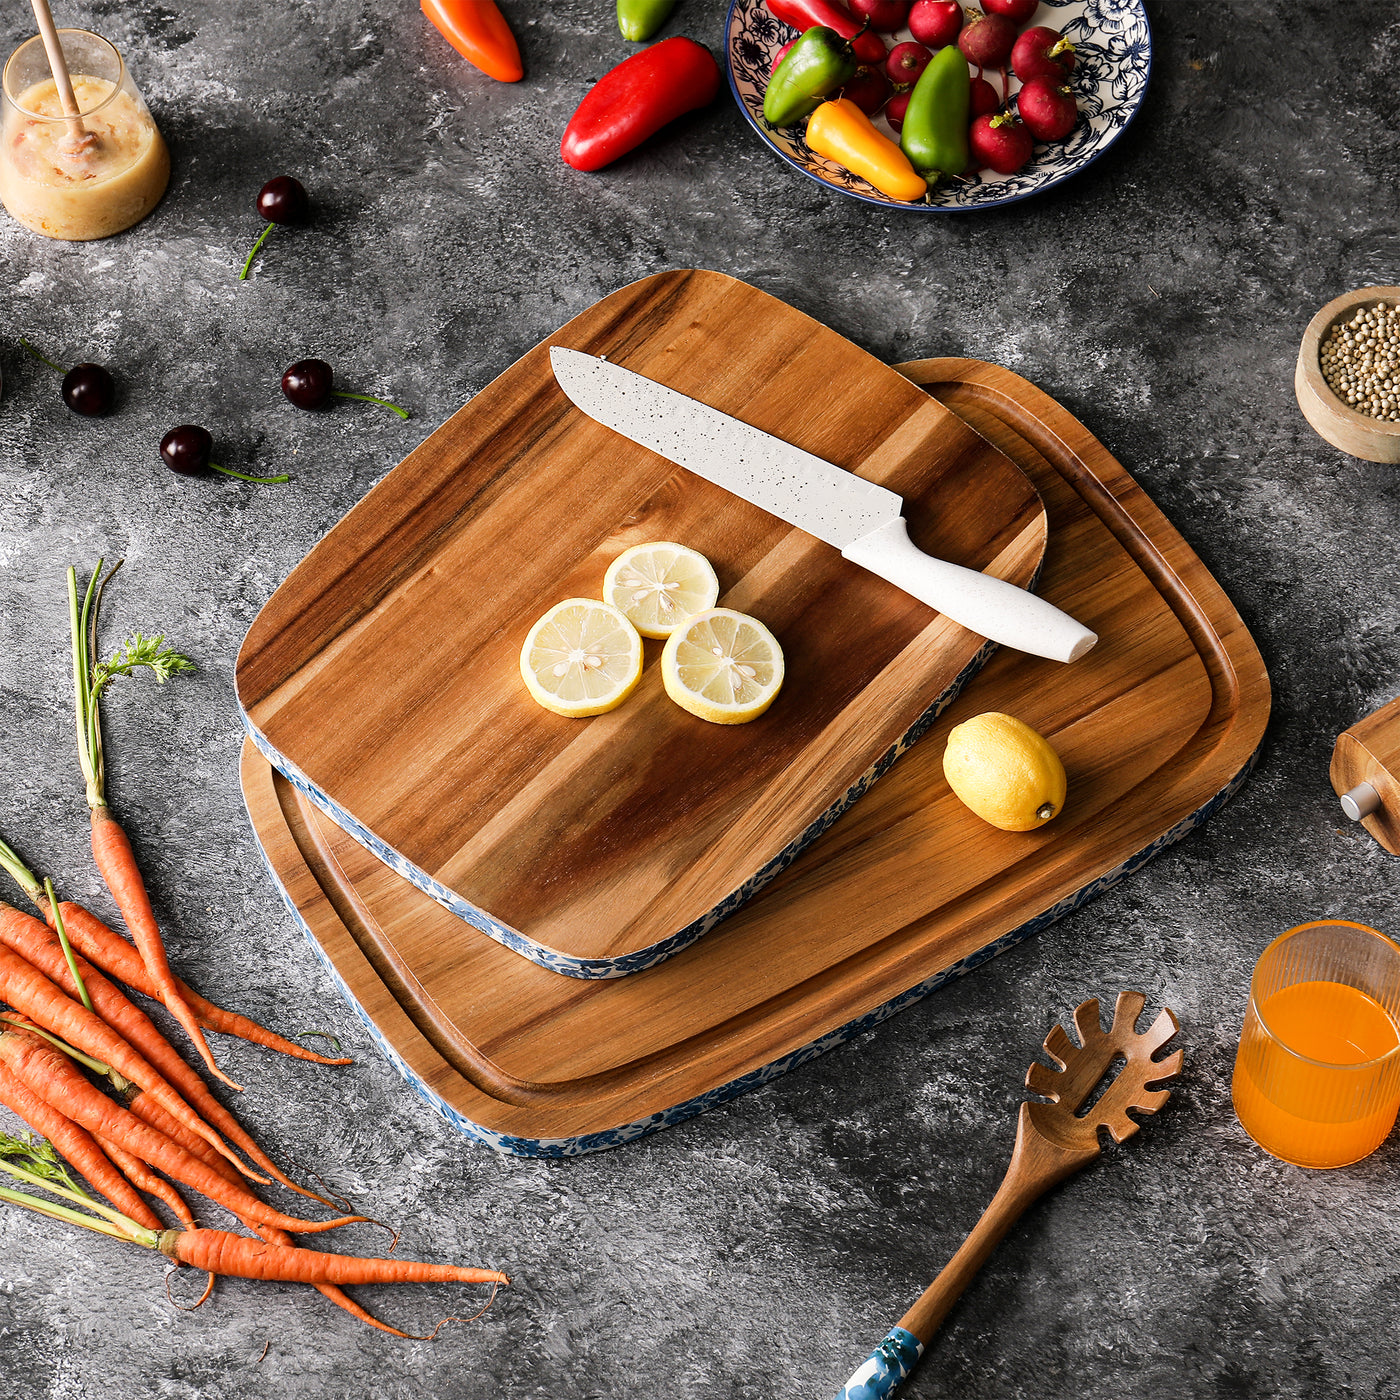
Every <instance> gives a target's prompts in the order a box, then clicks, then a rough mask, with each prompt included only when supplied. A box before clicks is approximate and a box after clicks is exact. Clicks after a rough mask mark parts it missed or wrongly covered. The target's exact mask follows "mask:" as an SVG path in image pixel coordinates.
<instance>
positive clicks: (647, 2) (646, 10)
mask: <svg viewBox="0 0 1400 1400" xmlns="http://www.w3.org/2000/svg"><path fill="white" fill-rule="evenodd" d="M675 8H676V0H617V27H618V28H619V29H620V30H622V37H623V38H624V39H631V40H632V41H633V42H634V43H638V44H639V43H641V42H642V41H643V40H645V39H650V38H651V36H652V35H653V34H655V33H656V31H657V30H658V29H660V28H661V26H662V25H663V24H665V23H666V21H667V20H668V19H669V18H670V17H671V11H672V10H674V9H675Z"/></svg>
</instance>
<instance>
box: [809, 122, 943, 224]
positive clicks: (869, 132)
mask: <svg viewBox="0 0 1400 1400" xmlns="http://www.w3.org/2000/svg"><path fill="white" fill-rule="evenodd" d="M807 144H808V145H809V146H810V147H811V148H812V150H814V151H815V152H816V153H817V154H818V155H819V156H825V157H826V158H827V159H828V160H834V161H835V162H836V163H837V165H843V166H845V167H846V169H847V170H849V171H851V173H852V174H854V175H859V176H860V177H861V179H862V180H869V181H870V183H871V184H872V185H874V186H875V188H876V189H877V190H879V191H880V193H881V194H887V195H889V197H890V198H891V199H898V200H902V201H903V202H904V203H906V204H908V203H912V202H913V201H914V200H916V199H922V198H923V197H924V195H925V194H926V193H927V192H928V181H927V180H925V179H924V177H923V176H922V175H920V174H919V173H918V172H917V171H916V170H915V169H914V167H913V166H912V165H910V164H909V157H908V156H906V155H905V154H904V152H903V151H901V150H900V149H899V147H898V146H896V145H895V143H894V142H893V141H891V140H890V139H889V137H887V136H884V135H882V134H881V133H880V132H879V131H878V130H877V129H876V127H875V124H874V123H873V122H872V121H871V120H870V118H869V117H867V116H866V115H865V113H864V112H862V111H861V110H860V108H859V107H857V106H856V104H855V103H854V102H852V101H851V100H850V98H849V97H842V98H840V99H838V100H837V101H835V102H823V103H822V105H821V106H820V107H818V108H817V110H816V111H815V112H813V113H812V115H811V116H810V117H809V118H808V119H807Z"/></svg>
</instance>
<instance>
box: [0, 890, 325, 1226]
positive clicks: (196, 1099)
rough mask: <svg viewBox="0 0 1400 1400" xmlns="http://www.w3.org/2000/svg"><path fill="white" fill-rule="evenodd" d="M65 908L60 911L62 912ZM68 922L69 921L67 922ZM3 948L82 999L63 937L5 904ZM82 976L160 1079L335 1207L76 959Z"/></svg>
mask: <svg viewBox="0 0 1400 1400" xmlns="http://www.w3.org/2000/svg"><path fill="white" fill-rule="evenodd" d="M62 907H63V906H61V905H60V908H62ZM65 922H66V921H65ZM0 943H4V944H5V945H7V946H8V947H9V948H10V949H12V950H13V951H14V952H15V953H17V954H18V955H19V956H20V957H22V958H24V959H26V960H27V961H28V962H29V964H30V965H31V966H32V967H34V968H36V969H37V970H38V971H39V972H41V973H42V974H43V975H44V976H45V977H48V978H49V979H50V980H51V981H53V982H54V983H55V985H57V986H58V987H60V988H61V989H62V990H63V991H65V992H68V993H69V995H70V996H74V995H76V994H77V987H76V985H75V983H74V979H73V973H72V970H71V969H70V968H69V966H68V960H67V958H66V957H65V956H64V954H63V949H62V948H61V947H60V946H59V942H58V938H57V935H56V934H54V933H53V932H52V931H51V930H50V929H49V927H48V925H47V924H43V923H40V921H39V920H38V919H36V918H34V917H33V916H32V915H30V914H25V913H23V912H22V911H21V910H18V909H14V908H12V907H11V906H10V905H8V904H6V903H4V901H3V900H0ZM75 964H76V967H77V970H78V975H79V976H80V977H81V978H82V979H83V985H84V987H86V989H87V992H88V996H89V997H90V998H91V1000H92V1009H93V1011H94V1012H95V1013H96V1014H97V1015H98V1016H99V1017H101V1019H102V1020H103V1021H105V1022H106V1023H107V1025H108V1026H110V1027H111V1028H112V1030H114V1031H115V1032H116V1033H117V1034H118V1035H120V1036H122V1037H123V1038H124V1039H125V1040H126V1042H127V1043H128V1044H129V1045H131V1046H132V1048H133V1049H135V1050H137V1051H138V1052H139V1053H140V1054H142V1055H144V1056H145V1057H146V1059H147V1060H148V1061H149V1062H150V1063H151V1065H152V1066H153V1067H154V1068H155V1069H156V1071H157V1072H158V1073H160V1074H161V1075H163V1076H164V1077H165V1079H167V1080H168V1081H169V1082H170V1084H171V1085H172V1086H173V1087H174V1088H175V1090H176V1091H177V1092H178V1093H180V1094H182V1095H183V1096H184V1099H185V1102H186V1103H188V1104H189V1105H190V1107H191V1108H193V1109H195V1110H196V1111H197V1112H199V1113H200V1114H202V1115H203V1117H204V1120H205V1122H207V1123H209V1124H210V1125H211V1126H214V1127H216V1128H217V1129H218V1131H219V1132H221V1133H222V1134H223V1135H224V1136H225V1137H226V1138H227V1139H228V1140H229V1141H230V1142H233V1143H236V1144H237V1145H238V1146H239V1147H241V1148H242V1149H243V1150H244V1151H245V1152H246V1153H247V1154H248V1155H249V1156H250V1157H251V1158H252V1159H253V1160H254V1161H255V1162H256V1163H257V1164H258V1165H259V1166H260V1167H263V1168H264V1169H266V1170H267V1171H269V1172H271V1173H272V1175H273V1176H274V1177H276V1179H277V1180H278V1181H280V1182H281V1183H282V1184H283V1185H284V1186H288V1187H290V1188H291V1189H292V1190H293V1191H296V1192H298V1193H300V1194H301V1195H303V1196H306V1197H308V1198H309V1199H311V1200H313V1201H320V1202H322V1203H323V1204H325V1205H329V1204H330V1202H329V1201H327V1200H326V1199H325V1197H324V1196H318V1195H317V1194H316V1193H315V1192H314V1191H308V1190H306V1189H305V1188H304V1187H301V1186H298V1185H297V1184H296V1182H294V1181H293V1180H292V1179H291V1178H290V1177H288V1176H286V1175H285V1174H284V1173H283V1172H282V1171H281V1170H280V1168H279V1167H278V1166H277V1164H276V1163H275V1162H274V1161H273V1160H272V1159H271V1158H270V1157H269V1156H268V1155H267V1153H265V1152H264V1151H263V1150H262V1148H260V1147H259V1146H258V1144H257V1143H256V1142H254V1141H253V1139H252V1138H251V1137H250V1136H249V1134H248V1132H247V1131H246V1130H245V1129H244V1127H243V1125H242V1124H241V1123H240V1122H239V1121H238V1119H237V1118H235V1117H234V1116H233V1114H232V1113H230V1112H229V1110H228V1109H227V1108H225V1107H224V1106H223V1104H221V1103H220V1102H219V1101H218V1099H216V1098H215V1097H214V1095H213V1094H211V1093H210V1092H209V1088H208V1086H207V1085H206V1084H205V1082H204V1081H203V1080H202V1079H201V1078H200V1077H199V1074H198V1072H197V1071H196V1070H193V1069H191V1068H190V1066H189V1065H187V1064H186V1063H185V1062H184V1060H182V1059H181V1058H180V1056H179V1055H178V1054H177V1053H176V1051H175V1048H174V1046H172V1045H171V1044H170V1042H169V1041H168V1040H166V1038H165V1037H164V1036H163V1035H162V1034H161V1033H160V1031H159V1030H157V1029H156V1027H155V1025H154V1023H153V1022H152V1021H151V1019H150V1018H149V1017H148V1016H147V1015H146V1014H145V1012H143V1011H142V1010H141V1009H140V1007H138V1006H136V1005H135V1003H133V1002H132V1001H131V1000H130V999H129V998H128V997H127V996H126V995H125V993H123V992H122V990H121V989H120V988H119V987H118V986H116V985H115V983H113V982H110V981H108V980H107V978H105V977H104V976H103V975H102V974H101V973H100V972H98V971H97V969H96V968H94V967H93V966H92V964H91V963H89V962H88V961H87V959H85V958H82V957H76V956H75Z"/></svg>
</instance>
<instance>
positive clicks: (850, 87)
mask: <svg viewBox="0 0 1400 1400" xmlns="http://www.w3.org/2000/svg"><path fill="white" fill-rule="evenodd" d="M841 96H842V97H847V98H849V99H850V100H851V101H852V102H854V103H855V104H856V106H857V107H859V108H860V110H861V111H862V112H864V113H865V115H866V116H867V117H873V116H874V115H875V113H876V112H878V111H879V110H880V108H881V107H883V106H884V105H885V103H886V102H888V101H889V97H890V80H889V79H888V78H887V77H885V74H884V72H883V70H882V69H879V68H857V69H856V75H855V77H854V78H852V79H851V81H850V82H849V83H847V84H846V86H845V87H844V88H842V89H841Z"/></svg>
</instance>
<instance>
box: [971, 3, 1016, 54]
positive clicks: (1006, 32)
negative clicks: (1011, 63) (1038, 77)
mask: <svg viewBox="0 0 1400 1400" xmlns="http://www.w3.org/2000/svg"><path fill="white" fill-rule="evenodd" d="M971 14H972V18H971V19H969V20H968V22H967V26H966V28H964V29H963V31H962V33H961V34H959V35H958V47H959V48H960V49H961V50H962V51H963V54H964V55H965V56H966V58H967V61H968V62H969V63H974V64H976V65H977V67H978V68H1001V67H1003V66H1005V63H1006V60H1007V59H1008V58H1009V57H1010V55H1011V47H1012V45H1013V44H1015V43H1016V26H1015V25H1014V24H1012V23H1011V21H1010V20H1009V19H1007V17H1006V16H1005V15H988V14H983V13H982V11H980V10H973V11H972V12H971Z"/></svg>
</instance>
